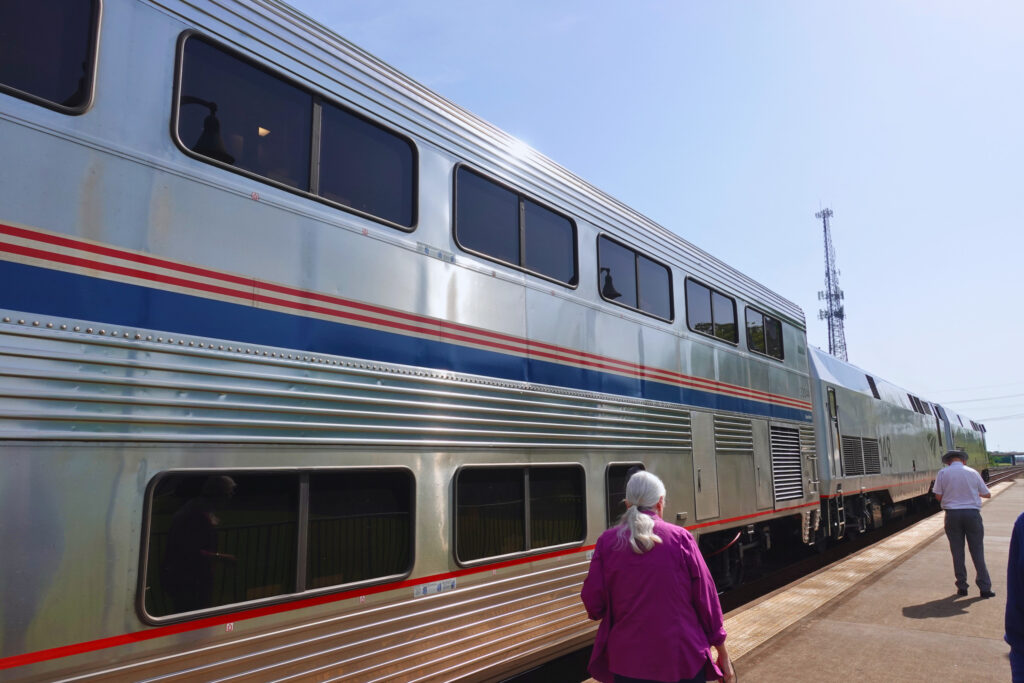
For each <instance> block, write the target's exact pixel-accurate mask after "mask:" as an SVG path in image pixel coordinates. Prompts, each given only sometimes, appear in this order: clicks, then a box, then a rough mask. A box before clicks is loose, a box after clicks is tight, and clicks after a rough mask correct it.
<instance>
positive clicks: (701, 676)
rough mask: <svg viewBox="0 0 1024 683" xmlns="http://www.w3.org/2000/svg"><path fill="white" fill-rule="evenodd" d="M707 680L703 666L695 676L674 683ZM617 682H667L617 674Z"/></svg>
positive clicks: (698, 682) (692, 682)
mask: <svg viewBox="0 0 1024 683" xmlns="http://www.w3.org/2000/svg"><path fill="white" fill-rule="evenodd" d="M707 680H708V679H707V678H705V677H704V667H701V668H700V671H698V672H697V675H696V676H694V677H693V678H684V679H682V680H680V681H672V683H706V681H707ZM615 683H665V681H652V680H651V679H649V678H630V677H629V676H620V675H619V674H615Z"/></svg>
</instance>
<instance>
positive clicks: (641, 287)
mask: <svg viewBox="0 0 1024 683" xmlns="http://www.w3.org/2000/svg"><path fill="white" fill-rule="evenodd" d="M597 260H598V287H599V288H600V292H601V297H602V298H604V299H607V300H608V301H614V302H615V303H617V304H622V305H623V306H629V307H630V308H635V309H638V310H640V311H643V312H644V313H649V314H650V315H655V316H658V317H659V318H663V319H665V320H671V319H672V278H671V274H670V271H669V269H668V268H666V267H665V266H663V265H661V264H660V263H657V262H655V261H652V260H651V259H649V258H647V257H646V256H644V255H643V254H641V253H639V252H637V251H634V250H633V249H630V248H629V247H626V246H623V245H621V244H619V243H618V242H614V241H612V240H610V239H608V238H607V237H600V238H598V241H597Z"/></svg>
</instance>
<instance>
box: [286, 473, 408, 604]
mask: <svg viewBox="0 0 1024 683" xmlns="http://www.w3.org/2000/svg"><path fill="white" fill-rule="evenodd" d="M308 543H309V549H308V551H307V563H306V565H307V582H306V586H307V588H320V587H322V586H331V585H337V584H343V583H353V582H356V581H365V580H367V579H372V578H376V577H380V576H393V575H396V574H403V573H405V572H406V571H407V570H408V569H409V567H410V565H411V564H412V475H411V474H410V473H409V472H407V471H404V470H401V471H393V472H379V471H370V472H361V471H342V472H331V473H323V472H317V473H314V474H312V475H310V482H309V540H308Z"/></svg>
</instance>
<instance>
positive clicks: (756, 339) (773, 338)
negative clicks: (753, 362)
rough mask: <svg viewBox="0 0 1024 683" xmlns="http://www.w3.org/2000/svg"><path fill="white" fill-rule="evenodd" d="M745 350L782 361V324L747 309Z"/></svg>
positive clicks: (768, 316) (758, 312)
mask: <svg viewBox="0 0 1024 683" xmlns="http://www.w3.org/2000/svg"><path fill="white" fill-rule="evenodd" d="M746 318H747V348H749V349H750V350H751V351H756V352H757V353H763V354H765V355H767V356H771V357H772V358H778V359H779V360H782V356H783V354H782V323H781V322H779V321H778V320H776V319H775V318H773V317H771V316H770V315H765V314H763V313H761V312H760V311H755V310H754V309H752V308H748V309H747V313H746Z"/></svg>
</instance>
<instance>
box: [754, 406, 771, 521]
mask: <svg viewBox="0 0 1024 683" xmlns="http://www.w3.org/2000/svg"><path fill="white" fill-rule="evenodd" d="M751 427H752V429H753V437H754V498H755V500H756V501H757V509H758V510H767V509H768V508H770V507H772V505H773V503H774V497H773V484H774V482H773V468H772V447H771V437H770V435H769V432H768V423H767V422H766V421H764V420H754V421H753V423H752V424H751Z"/></svg>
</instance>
